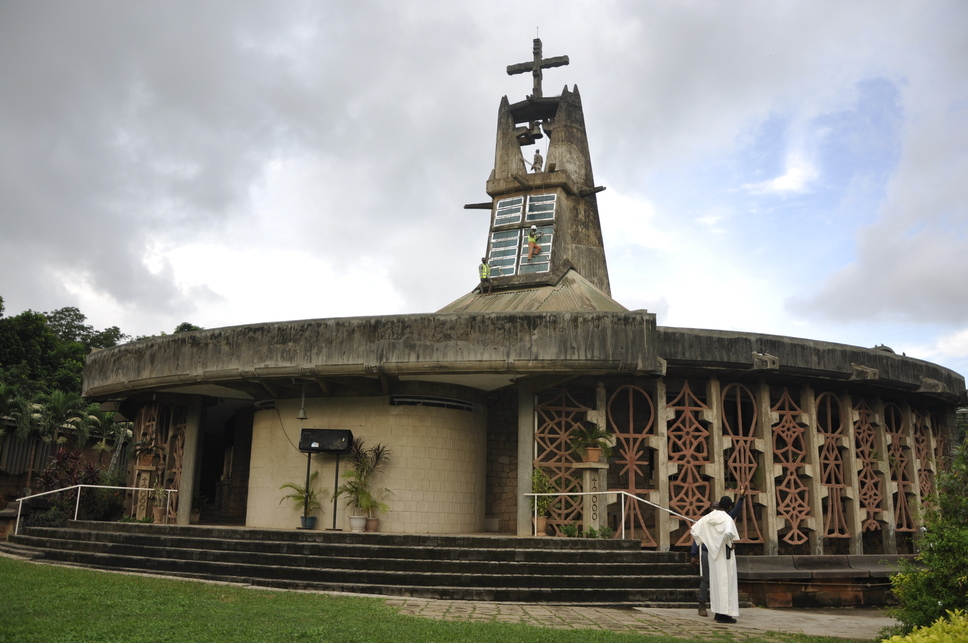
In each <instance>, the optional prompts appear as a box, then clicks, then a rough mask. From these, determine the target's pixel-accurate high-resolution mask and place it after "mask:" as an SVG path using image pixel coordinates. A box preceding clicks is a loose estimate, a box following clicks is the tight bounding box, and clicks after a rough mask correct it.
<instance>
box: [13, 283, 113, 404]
mask: <svg viewBox="0 0 968 643" xmlns="http://www.w3.org/2000/svg"><path fill="white" fill-rule="evenodd" d="M3 313H4V307H3V298H2V297H0V382H3V383H4V384H6V385H7V386H9V387H11V388H13V389H14V391H15V392H16V393H17V395H19V396H20V397H22V398H26V399H32V398H36V397H38V396H40V395H50V394H52V393H53V392H54V391H63V392H65V393H74V394H76V395H80V394H81V376H82V373H83V370H84V356H85V355H87V354H88V353H89V352H91V350H93V349H95V348H109V347H111V346H116V345H117V344H119V343H121V342H123V341H125V340H127V339H129V337H128V336H127V335H125V334H124V333H122V332H121V330H120V329H119V328H118V327H117V326H112V327H111V328H107V329H104V330H95V329H94V328H93V327H92V326H89V325H87V324H85V323H84V322H85V321H87V318H86V317H85V316H84V315H83V314H82V313H81V311H79V310H78V309H77V308H74V307H73V306H69V307H67V308H60V309H58V310H54V311H51V312H47V313H38V312H34V311H32V310H28V311H25V312H23V313H20V314H19V315H16V316H14V317H4V316H3Z"/></svg>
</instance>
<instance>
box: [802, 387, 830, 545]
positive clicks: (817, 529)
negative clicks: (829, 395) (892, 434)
mask: <svg viewBox="0 0 968 643" xmlns="http://www.w3.org/2000/svg"><path fill="white" fill-rule="evenodd" d="M800 408H801V409H803V413H802V414H801V415H800V421H801V422H803V423H804V424H806V425H807V426H806V428H805V429H804V430H803V447H804V449H805V450H806V454H805V457H804V461H805V464H804V465H803V469H802V474H803V475H804V476H806V477H807V480H806V483H805V484H806V487H807V499H808V500H807V502H808V504H809V505H810V517H809V518H807V520H806V521H805V523H806V526H807V528H808V529H810V533H809V534H808V537H809V539H810V541H809V542H810V553H811V554H813V555H815V556H821V555H823V541H824V515H823V499H824V498H826V497H827V492H828V489H827V487H825V486H824V485H823V481H822V480H821V479H820V476H821V475H822V470H823V467H822V466H821V463H820V449H821V447H822V446H823V439H822V436H821V435H820V434H819V433H818V431H817V394H816V393H815V392H814V390H813V389H812V388H810V387H806V388H804V389H803V391H802V392H801V394H800Z"/></svg>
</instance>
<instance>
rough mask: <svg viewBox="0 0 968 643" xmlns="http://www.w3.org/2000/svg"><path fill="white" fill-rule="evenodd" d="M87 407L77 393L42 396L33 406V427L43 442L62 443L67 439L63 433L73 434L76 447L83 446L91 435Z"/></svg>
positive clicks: (61, 392)
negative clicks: (75, 439) (75, 438)
mask: <svg viewBox="0 0 968 643" xmlns="http://www.w3.org/2000/svg"><path fill="white" fill-rule="evenodd" d="M89 406H90V405H89V404H87V403H86V402H85V401H84V399H83V398H82V397H81V396H80V395H78V394H77V393H65V392H64V391H54V392H53V393H46V394H43V395H41V396H40V397H39V398H38V403H37V404H36V405H35V412H34V415H33V418H34V425H35V426H36V427H37V430H38V432H39V433H40V436H41V438H43V439H44V440H48V441H50V440H53V441H54V442H57V443H62V442H64V441H65V440H66V438H67V436H66V435H64V433H74V434H75V435H76V436H77V446H79V447H80V446H84V444H85V443H86V442H87V440H88V438H89V437H90V435H91V425H92V420H91V417H90V413H89Z"/></svg>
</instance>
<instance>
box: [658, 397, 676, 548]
mask: <svg viewBox="0 0 968 643" xmlns="http://www.w3.org/2000/svg"><path fill="white" fill-rule="evenodd" d="M666 397H667V396H666V385H665V380H662V379H660V380H658V381H657V382H656V384H655V435H656V441H657V445H656V446H657V447H658V448H657V449H656V454H655V468H656V474H655V482H656V485H657V486H658V488H659V504H660V505H661V506H663V507H666V508H668V507H669V481H670V480H672V477H673V476H674V475H676V473H677V471H678V466H677V465H674V464H672V463H671V462H669V431H668V429H669V421H670V420H671V419H672V412H671V411H670V410H669V406H668V402H667V399H666ZM678 528H679V519H678V518H674V517H672V516H670V515H669V512H667V511H661V510H659V509H656V512H655V531H656V533H655V534H653V537H654V538H655V540H656V542H657V543H658V545H659V551H669V550H670V549H671V548H672V536H671V533H672V531H674V530H675V529H678Z"/></svg>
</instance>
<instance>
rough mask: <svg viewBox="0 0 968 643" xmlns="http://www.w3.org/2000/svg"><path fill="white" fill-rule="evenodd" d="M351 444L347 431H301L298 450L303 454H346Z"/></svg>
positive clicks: (351, 440) (351, 435)
mask: <svg viewBox="0 0 968 643" xmlns="http://www.w3.org/2000/svg"><path fill="white" fill-rule="evenodd" d="M351 442H353V432H352V431H350V430H349V429H303V430H302V433H301V434H300V435H299V450H300V451H302V452H303V453H346V452H347V451H349V450H350V443H351Z"/></svg>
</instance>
